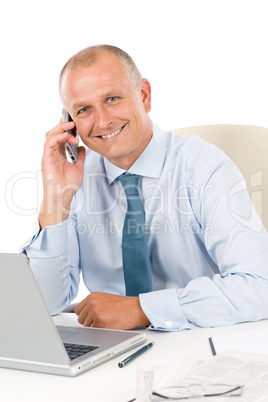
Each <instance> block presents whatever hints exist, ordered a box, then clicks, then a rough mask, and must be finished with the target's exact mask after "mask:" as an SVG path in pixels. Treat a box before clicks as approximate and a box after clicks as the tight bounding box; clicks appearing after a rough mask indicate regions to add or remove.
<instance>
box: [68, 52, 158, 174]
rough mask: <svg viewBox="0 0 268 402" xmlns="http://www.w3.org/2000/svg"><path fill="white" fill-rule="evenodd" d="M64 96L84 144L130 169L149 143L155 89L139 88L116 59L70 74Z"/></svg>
mask: <svg viewBox="0 0 268 402" xmlns="http://www.w3.org/2000/svg"><path fill="white" fill-rule="evenodd" d="M61 95H62V99H63V102H64V105H65V108H66V109H67V110H68V112H69V113H70V115H71V116H72V118H73V120H74V122H75V124H76V128H77V131H78V132H79V135H80V138H81V139H82V141H83V142H84V144H85V145H86V146H87V147H89V148H91V149H92V150H94V151H96V152H98V153H99V154H101V155H103V156H105V157H106V158H108V159H109V160H110V161H111V162H113V163H114V164H115V165H117V166H119V167H121V168H124V169H128V168H129V167H130V166H131V165H132V164H133V163H134V161H135V160H136V159H137V157H138V156H139V155H140V154H141V152H142V151H143V150H144V148H145V147H146V145H147V144H148V143H149V141H150V139H151V136H152V127H151V121H150V119H149V116H148V112H149V111H150V108H151V96H150V95H151V90H150V84H149V82H148V81H147V80H142V83H141V85H140V86H139V87H138V88H137V87H135V85H134V84H133V82H132V81H131V80H130V78H129V77H128V75H127V73H126V71H125V69H124V67H123V65H122V63H121V62H120V61H119V60H118V59H117V58H116V57H115V56H113V55H110V54H104V55H102V56H100V57H99V58H98V59H97V61H96V62H95V63H94V64H93V65H92V66H90V67H77V68H76V69H75V70H70V71H67V72H66V73H65V74H64V76H63V80H62V84H61Z"/></svg>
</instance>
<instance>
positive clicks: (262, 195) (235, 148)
mask: <svg viewBox="0 0 268 402" xmlns="http://www.w3.org/2000/svg"><path fill="white" fill-rule="evenodd" d="M173 132H174V133H175V134H178V135H182V136H185V137H191V136H192V135H198V136H199V137H200V138H202V139H203V140H205V141H207V142H209V143H211V144H214V145H216V146H217V147H218V148H220V149H222V150H223V151H224V152H225V153H226V155H227V156H229V158H231V159H232V160H233V162H234V163H235V164H236V166H237V167H238V168H239V169H240V171H241V172H242V174H243V176H244V178H245V179H246V182H247V188H248V192H249V194H250V196H251V199H252V202H253V204H254V206H255V209H256V211H257V213H258V214H259V216H260V218H261V219H262V222H263V224H264V226H265V228H266V229H267V230H268V128H264V127H255V126H241V125H228V124H217V125H208V126H196V127H186V128H180V129H176V130H173Z"/></svg>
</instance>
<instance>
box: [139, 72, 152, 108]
mask: <svg viewBox="0 0 268 402" xmlns="http://www.w3.org/2000/svg"><path fill="white" fill-rule="evenodd" d="M140 91H141V98H142V102H143V105H144V109H145V112H146V113H149V112H150V110H151V84H150V82H149V81H148V80H147V79H146V78H143V79H142V83H141V89H140Z"/></svg>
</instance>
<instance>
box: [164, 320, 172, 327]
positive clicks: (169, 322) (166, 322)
mask: <svg viewBox="0 0 268 402" xmlns="http://www.w3.org/2000/svg"><path fill="white" fill-rule="evenodd" d="M164 325H165V327H167V328H170V327H173V322H172V321H168V320H166V321H165V322H164Z"/></svg>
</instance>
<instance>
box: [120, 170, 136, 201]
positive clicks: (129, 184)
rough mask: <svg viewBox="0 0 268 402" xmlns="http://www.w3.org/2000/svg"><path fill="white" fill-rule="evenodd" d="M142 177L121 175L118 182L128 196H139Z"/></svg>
mask: <svg viewBox="0 0 268 402" xmlns="http://www.w3.org/2000/svg"><path fill="white" fill-rule="evenodd" d="M139 178H140V176H139V175H137V174H125V173H124V174H121V176H119V177H118V180H119V181H120V183H121V184H122V186H123V188H124V191H125V194H126V196H127V197H128V196H130V195H134V196H139V191H138V181H139Z"/></svg>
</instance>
